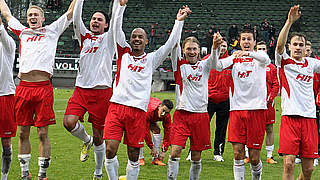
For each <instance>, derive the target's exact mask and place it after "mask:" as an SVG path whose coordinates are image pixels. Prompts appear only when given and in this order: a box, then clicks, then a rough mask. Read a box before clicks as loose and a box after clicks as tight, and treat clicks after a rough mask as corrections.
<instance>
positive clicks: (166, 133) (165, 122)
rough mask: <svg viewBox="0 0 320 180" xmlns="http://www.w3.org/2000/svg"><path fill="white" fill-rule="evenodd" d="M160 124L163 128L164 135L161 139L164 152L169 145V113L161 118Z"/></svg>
mask: <svg viewBox="0 0 320 180" xmlns="http://www.w3.org/2000/svg"><path fill="white" fill-rule="evenodd" d="M162 126H163V129H164V137H163V141H162V152H166V151H167V150H168V149H169V146H170V130H171V115H170V114H168V116H167V117H166V118H165V119H164V120H163V122H162Z"/></svg>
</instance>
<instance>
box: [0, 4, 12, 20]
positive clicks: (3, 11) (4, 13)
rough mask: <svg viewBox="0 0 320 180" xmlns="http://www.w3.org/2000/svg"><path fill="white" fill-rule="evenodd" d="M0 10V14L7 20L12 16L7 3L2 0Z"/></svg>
mask: <svg viewBox="0 0 320 180" xmlns="http://www.w3.org/2000/svg"><path fill="white" fill-rule="evenodd" d="M0 11H1V14H2V16H3V17H4V18H5V19H6V21H7V22H8V21H9V20H10V18H11V17H12V14H11V11H10V9H9V7H8V5H7V3H6V2H5V1H4V0H0Z"/></svg>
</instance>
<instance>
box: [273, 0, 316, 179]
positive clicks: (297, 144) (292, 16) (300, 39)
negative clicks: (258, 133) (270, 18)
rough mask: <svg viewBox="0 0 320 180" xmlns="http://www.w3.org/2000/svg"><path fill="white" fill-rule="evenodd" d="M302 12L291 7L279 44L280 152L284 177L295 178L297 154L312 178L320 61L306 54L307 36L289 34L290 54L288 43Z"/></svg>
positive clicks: (304, 176)
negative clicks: (316, 80) (315, 85)
mask: <svg viewBox="0 0 320 180" xmlns="http://www.w3.org/2000/svg"><path fill="white" fill-rule="evenodd" d="M300 16H301V12H300V11H299V5H295V6H293V7H291V8H290V11H289V13H288V18H287V20H286V23H285V25H284V26H283V28H282V29H281V31H280V33H279V37H278V43H277V47H276V59H275V60H276V61H275V62H276V65H277V66H278V67H279V68H280V69H279V78H280V84H281V107H282V116H281V126H280V139H279V154H280V155H283V163H284V165H283V176H282V179H288V180H289V179H290V180H292V179H294V173H293V172H294V165H295V163H294V161H295V157H296V155H300V158H302V163H301V164H302V173H301V174H300V176H299V179H307V180H308V179H310V178H311V175H312V171H313V160H314V159H315V158H318V157H319V155H318V132H317V124H316V119H315V118H316V106H315V103H314V102H315V99H314V92H313V77H314V72H320V61H319V60H317V59H314V58H310V57H305V50H306V38H305V36H304V35H303V34H300V33H292V34H291V36H290V37H289V50H290V56H289V55H288V54H287V53H286V49H285V45H286V42H287V39H288V34H289V30H290V28H291V26H292V24H293V23H294V22H295V21H296V20H298V19H299V18H300Z"/></svg>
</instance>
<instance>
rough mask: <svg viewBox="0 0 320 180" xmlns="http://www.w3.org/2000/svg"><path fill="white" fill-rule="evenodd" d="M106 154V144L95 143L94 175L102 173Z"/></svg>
mask: <svg viewBox="0 0 320 180" xmlns="http://www.w3.org/2000/svg"><path fill="white" fill-rule="evenodd" d="M105 155H106V144H105V143H104V142H103V143H102V144H100V145H99V146H96V145H94V159H95V171H94V175H102V168H103V161H104V157H105Z"/></svg>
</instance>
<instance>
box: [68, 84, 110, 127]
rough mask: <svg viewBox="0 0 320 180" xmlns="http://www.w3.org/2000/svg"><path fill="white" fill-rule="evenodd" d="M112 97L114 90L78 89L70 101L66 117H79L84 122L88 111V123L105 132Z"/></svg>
mask: <svg viewBox="0 0 320 180" xmlns="http://www.w3.org/2000/svg"><path fill="white" fill-rule="evenodd" d="M111 96H112V88H107V89H84V88H80V87H76V88H75V90H74V92H73V94H72V96H71V97H70V99H69V102H68V106H67V109H66V112H65V115H75V116H79V117H80V120H82V119H83V116H84V114H85V113H86V112H87V111H88V113H89V118H88V121H89V122H90V123H92V126H93V127H94V128H96V129H99V130H103V128H104V120H105V118H106V115H107V112H108V108H109V100H110V98H111Z"/></svg>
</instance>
